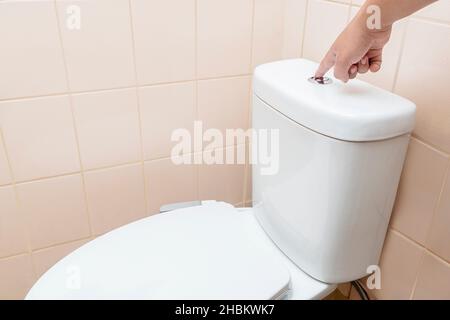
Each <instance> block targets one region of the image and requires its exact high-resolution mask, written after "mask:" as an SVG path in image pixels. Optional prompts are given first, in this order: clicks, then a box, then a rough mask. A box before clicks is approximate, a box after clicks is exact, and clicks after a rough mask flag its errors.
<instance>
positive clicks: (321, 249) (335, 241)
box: [252, 60, 415, 283]
mask: <svg viewBox="0 0 450 320" xmlns="http://www.w3.org/2000/svg"><path fill="white" fill-rule="evenodd" d="M316 68H317V64H315V63H313V62H310V61H307V60H286V61H280V62H275V63H269V64H266V65H262V66H260V67H258V68H257V69H256V71H255V75H254V96H253V127H254V128H255V129H256V130H258V132H261V131H260V130H271V129H274V130H279V131H278V132H279V152H278V155H279V158H278V159H279V165H278V170H277V171H276V172H268V171H267V170H264V168H265V167H266V166H267V165H264V164H261V161H258V159H257V157H258V156H260V154H258V152H264V151H265V150H266V148H267V141H262V140H261V139H260V140H255V139H254V140H253V146H252V157H253V161H254V162H256V164H254V165H253V206H254V208H255V212H256V216H257V218H258V220H259V222H260V224H261V225H262V227H263V228H264V230H265V231H266V232H267V234H268V235H269V236H270V237H271V239H272V240H273V241H274V242H275V243H276V244H277V246H278V247H279V248H280V249H281V250H282V251H283V252H284V253H285V254H286V255H287V256H288V257H289V258H290V259H291V260H292V261H293V262H294V263H295V264H297V266H298V267H300V268H301V269H302V270H303V271H305V272H306V273H308V274H309V275H310V276H312V277H314V278H316V279H318V280H320V281H323V282H327V283H341V282H347V281H351V280H355V279H359V278H362V277H364V276H366V275H367V269H368V267H370V266H372V265H377V264H378V262H379V257H380V253H381V249H382V247H383V242H384V238H385V235H386V230H387V227H388V223H389V219H390V216H391V212H392V207H393V204H394V200H395V196H396V192H397V187H398V182H399V179H400V174H401V171H402V166H403V162H404V159H405V154H406V150H407V146H408V142H409V139H410V133H411V131H412V129H413V126H414V118H415V105H414V104H413V103H412V102H410V101H408V100H405V99H403V98H401V97H398V96H396V95H394V94H392V93H390V92H387V91H384V90H381V89H378V88H376V87H374V86H371V85H369V84H367V83H364V82H361V81H358V80H354V81H351V82H350V83H348V84H343V83H341V82H340V81H338V80H335V79H332V83H330V84H317V83H313V82H310V81H308V79H309V77H311V76H312V75H314V72H315V70H316ZM268 135H269V136H270V132H269V133H268ZM261 136H264V134H262V135H260V137H261ZM274 140H276V139H274ZM269 142H271V143H274V142H275V141H269ZM270 145H271V144H269V151H272V152H273V154H272V155H271V158H272V162H273V161H276V158H277V152H276V151H277V148H272V149H271V150H270ZM255 147H256V148H255ZM272 167H274V165H273V164H272ZM275 167H276V166H275ZM267 173H275V174H270V175H267Z"/></svg>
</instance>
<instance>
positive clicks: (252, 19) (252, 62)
mask: <svg viewBox="0 0 450 320" xmlns="http://www.w3.org/2000/svg"><path fill="white" fill-rule="evenodd" d="M255 14H256V0H252V17H251V24H252V29H251V31H250V73H252V72H253V69H254V67H255V61H253V58H254V50H255V48H254V47H255V46H254V42H255Z"/></svg>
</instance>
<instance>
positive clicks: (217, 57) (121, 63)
mask: <svg viewBox="0 0 450 320" xmlns="http://www.w3.org/2000/svg"><path fill="white" fill-rule="evenodd" d="M74 4H75V5H78V6H79V7H80V8H81V29H80V30H71V29H69V28H67V26H66V25H67V18H68V13H67V9H68V8H69V6H71V5H74ZM284 10H285V6H284V2H283V1H281V2H280V1H279V0H231V1H230V0H226V1H225V0H164V1H162V0H85V1H71V0H56V1H53V0H43V1H14V0H13V1H0V38H1V39H2V49H1V50H0V70H2V72H0V299H4V298H22V297H24V295H25V293H26V292H27V290H28V289H29V288H30V286H31V285H32V284H33V283H34V282H35V281H36V279H37V278H38V277H39V276H40V275H41V274H42V273H44V272H45V271H46V270H47V269H48V268H49V267H51V266H52V265H53V264H54V263H55V262H56V261H58V260H59V259H60V258H61V257H63V256H64V255H66V254H67V253H69V252H71V251H73V250H74V249H76V248H77V247H79V246H80V245H82V244H84V243H85V242H87V241H89V240H90V239H92V238H94V237H96V236H98V235H101V234H103V233H105V232H108V231H110V230H112V229H114V228H116V227H119V226H121V225H124V224H127V223H129V222H131V221H134V220H137V219H140V218H143V217H146V216H149V215H151V214H154V213H157V212H158V210H159V207H160V206H161V205H162V204H166V203H171V202H177V201H189V200H195V199H210V198H214V199H220V200H225V201H228V202H231V203H233V204H235V205H243V204H244V203H245V202H248V201H247V200H249V199H246V198H245V197H244V190H247V189H248V188H246V187H245V186H246V182H247V181H248V180H249V179H247V178H246V172H249V170H248V169H247V168H246V166H245V165H236V166H211V167H209V166H200V165H197V166H194V165H192V166H175V165H174V164H173V163H172V162H171V160H170V159H169V156H170V152H171V148H172V146H173V143H172V142H171V140H170V138H171V133H172V131H173V130H174V129H177V128H186V129H188V130H192V129H193V123H194V121H195V120H202V121H203V122H204V126H205V129H207V128H208V127H215V128H220V129H225V128H248V127H249V104H250V90H251V88H250V83H251V72H252V69H253V66H255V65H257V64H259V63H262V62H266V61H270V60H276V59H280V58H281V54H282V41H283V29H284ZM273 12H276V14H275V15H273V14H272V13H273ZM238 147H239V148H245V146H242V145H241V146H238ZM230 148H231V149H235V148H236V146H233V145H229V146H227V149H226V150H222V151H223V152H226V151H227V150H229V149H230ZM195 151H196V153H195V156H196V157H198V156H199V155H201V154H202V152H211V151H206V150H202V149H198V150H195Z"/></svg>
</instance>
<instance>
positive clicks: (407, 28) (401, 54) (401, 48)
mask: <svg viewBox="0 0 450 320" xmlns="http://www.w3.org/2000/svg"><path fill="white" fill-rule="evenodd" d="M409 21H410V19H409V18H408V19H406V21H405V26H404V30H403V33H402V39H401V44H400V52H399V54H398V57H397V61H396V64H395V74H394V82H393V83H392V87H391V92H393V93H395V89H396V87H397V81H398V75H399V72H400V65H401V63H402V57H403V53H404V51H405V42H406V36H407V34H408V31H409Z"/></svg>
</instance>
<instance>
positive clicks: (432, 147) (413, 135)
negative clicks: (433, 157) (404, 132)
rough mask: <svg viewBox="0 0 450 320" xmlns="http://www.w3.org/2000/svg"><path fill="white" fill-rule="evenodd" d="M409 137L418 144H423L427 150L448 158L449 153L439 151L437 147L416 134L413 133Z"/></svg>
mask: <svg viewBox="0 0 450 320" xmlns="http://www.w3.org/2000/svg"><path fill="white" fill-rule="evenodd" d="M411 137H412V138H413V139H415V140H417V141H418V142H420V143H421V144H424V145H425V146H427V147H428V148H430V149H432V150H433V151H434V152H437V153H440V154H442V155H443V156H445V157H446V158H448V157H450V151H445V150H443V149H441V148H440V147H439V146H437V145H435V144H433V143H431V142H428V141H425V139H423V138H422V137H420V136H418V135H417V134H416V133H414V132H413V133H412V135H411Z"/></svg>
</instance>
